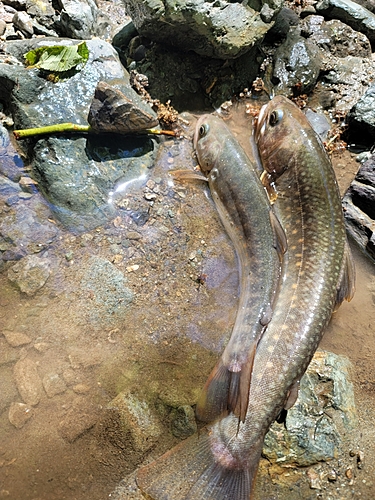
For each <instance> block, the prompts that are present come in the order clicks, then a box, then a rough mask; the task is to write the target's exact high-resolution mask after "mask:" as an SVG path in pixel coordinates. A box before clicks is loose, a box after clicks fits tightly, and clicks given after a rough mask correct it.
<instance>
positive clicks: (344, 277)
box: [335, 241, 355, 310]
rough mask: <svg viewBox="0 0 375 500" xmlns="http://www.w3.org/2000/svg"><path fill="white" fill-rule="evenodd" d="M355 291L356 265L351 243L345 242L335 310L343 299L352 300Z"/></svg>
mask: <svg viewBox="0 0 375 500" xmlns="http://www.w3.org/2000/svg"><path fill="white" fill-rule="evenodd" d="M354 292H355V267H354V259H353V256H352V252H351V250H350V247H349V243H348V242H347V241H346V243H345V255H344V261H343V266H342V270H341V275H340V280H339V286H338V288H337V295H336V305H335V310H336V309H338V307H339V306H340V305H341V303H342V302H343V300H344V299H345V300H347V301H348V302H350V301H351V300H352V298H353V296H354Z"/></svg>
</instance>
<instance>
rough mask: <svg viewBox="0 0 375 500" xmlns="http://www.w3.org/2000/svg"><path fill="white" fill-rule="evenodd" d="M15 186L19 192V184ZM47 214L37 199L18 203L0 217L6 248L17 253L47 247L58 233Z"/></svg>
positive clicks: (0, 229) (22, 253) (37, 250)
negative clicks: (28, 203) (10, 211)
mask: <svg viewBox="0 0 375 500" xmlns="http://www.w3.org/2000/svg"><path fill="white" fill-rule="evenodd" d="M9 182H10V181H9ZM0 186H1V177H0ZM15 186H18V189H17V191H16V192H17V193H19V192H20V188H19V185H18V184H16V185H15ZM49 216H50V212H49V211H48V210H47V209H46V207H45V206H44V205H43V204H42V203H40V202H38V201H37V200H36V201H35V203H33V204H31V206H26V205H25V204H22V205H19V206H17V207H16V208H15V209H14V211H13V212H12V213H9V214H7V215H5V216H3V217H2V218H1V219H0V234H1V235H2V237H3V238H4V239H5V241H6V242H7V243H8V245H9V246H8V248H9V249H13V250H14V251H15V252H16V253H19V255H21V256H22V255H25V254H30V253H38V252H40V251H42V250H44V249H46V248H48V246H49V245H50V244H51V243H52V242H53V241H54V240H55V238H56V237H57V235H58V229H57V228H56V225H54V224H52V223H51V222H49V221H48V220H47V219H48V217H49ZM0 250H1V249H0ZM7 260H12V259H7Z"/></svg>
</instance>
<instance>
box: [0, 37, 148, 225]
mask: <svg viewBox="0 0 375 500" xmlns="http://www.w3.org/2000/svg"><path fill="white" fill-rule="evenodd" d="M51 43H53V44H72V43H74V42H73V41H72V40H56V39H48V38H45V39H43V40H40V39H32V40H29V41H28V40H23V41H17V42H10V43H8V44H7V51H8V53H9V54H11V55H13V56H14V57H17V58H19V59H20V60H22V59H23V54H24V53H25V52H27V51H28V50H31V49H33V48H36V47H38V46H41V45H45V44H51ZM87 45H88V48H89V51H90V57H89V61H88V63H87V64H86V65H85V66H84V68H83V69H82V70H81V71H79V72H78V73H76V74H74V75H73V76H72V77H71V78H68V79H65V80H62V81H60V82H58V83H56V84H54V83H52V82H48V81H46V80H45V79H44V78H42V77H41V75H40V72H39V71H38V70H37V69H34V70H26V69H24V70H22V69H21V68H20V67H17V68H16V67H13V66H10V65H7V64H0V79H2V81H5V82H6V84H5V85H4V86H3V87H1V88H0V98H3V99H4V100H8V101H9V102H10V103H12V108H13V109H14V118H15V123H16V128H30V127H38V126H43V125H49V124H55V123H62V122H72V123H78V124H86V123H87V116H88V111H89V108H90V105H91V101H92V98H93V96H94V91H95V88H96V85H97V83H98V81H106V82H109V83H111V82H113V83H114V84H115V86H116V88H118V89H119V90H120V91H121V92H122V93H124V94H125V95H126V97H127V98H128V99H130V100H131V101H132V102H134V103H135V104H136V105H137V106H139V107H145V106H147V105H145V103H144V102H143V101H142V100H141V99H140V97H139V96H138V95H137V94H136V93H135V92H134V91H133V90H132V89H131V88H130V85H129V76H128V74H127V73H126V72H125V70H124V69H123V67H122V65H121V63H120V61H119V58H118V56H117V53H116V51H115V50H114V49H113V47H112V46H111V45H110V44H108V43H106V42H104V41H102V40H98V39H95V40H89V41H88V42H87ZM17 82H18V83H17ZM148 112H149V114H150V115H152V116H155V114H154V112H153V111H152V110H151V108H150V107H148ZM28 144H29V145H30V144H31V143H28ZM156 147H157V146H156V142H155V141H153V140H151V139H149V138H148V137H136V138H129V137H123V136H121V137H119V136H117V137H116V136H114V135H111V136H90V137H88V138H85V137H82V136H78V137H75V138H70V137H48V138H46V139H40V140H39V141H38V142H37V143H36V146H35V148H34V151H33V152H31V151H28V153H29V154H30V155H31V154H32V157H33V161H32V166H33V170H34V176H35V177H36V178H37V180H38V181H39V186H40V189H41V191H42V193H43V194H44V195H45V197H46V198H47V199H48V201H49V202H50V203H51V208H52V210H53V211H54V213H55V215H56V216H57V217H58V218H59V219H60V220H61V221H62V222H63V223H64V224H66V225H67V226H68V227H70V228H73V229H75V230H82V229H83V230H84V229H87V228H92V227H96V226H98V225H100V224H103V223H104V222H106V221H107V220H108V218H109V217H111V216H112V215H113V214H114V208H113V205H112V204H111V203H110V202H109V193H110V192H111V191H112V189H113V187H114V185H115V184H116V182H118V181H120V180H121V182H126V181H128V180H132V179H134V178H138V177H140V176H141V175H147V172H148V169H149V168H150V167H151V166H152V165H153V162H154V158H155V156H154V155H155V150H156Z"/></svg>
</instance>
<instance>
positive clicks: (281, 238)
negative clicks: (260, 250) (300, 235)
mask: <svg viewBox="0 0 375 500" xmlns="http://www.w3.org/2000/svg"><path fill="white" fill-rule="evenodd" d="M270 221H271V226H272V229H273V232H274V235H275V248H276V250H277V253H278V255H279V259H280V260H282V257H283V255H284V253H285V252H286V251H287V249H288V243H287V239H286V234H285V231H284V229H283V227H282V225H281V223H280V221H279V219H278V218H277V216H276V214H275V212H274V211H273V210H272V208H271V209H270Z"/></svg>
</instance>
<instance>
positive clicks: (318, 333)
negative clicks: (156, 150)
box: [138, 96, 354, 500]
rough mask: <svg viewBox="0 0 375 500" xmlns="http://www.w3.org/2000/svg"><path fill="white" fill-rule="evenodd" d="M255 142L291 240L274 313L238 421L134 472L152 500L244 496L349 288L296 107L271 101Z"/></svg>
mask: <svg viewBox="0 0 375 500" xmlns="http://www.w3.org/2000/svg"><path fill="white" fill-rule="evenodd" d="M256 139H257V144H258V148H259V153H260V157H261V159H262V162H263V166H264V168H265V169H266V171H267V172H268V174H267V178H266V179H267V181H268V184H269V185H272V186H273V187H274V189H275V190H276V193H277V199H276V201H275V209H276V211H277V215H278V217H279V218H280V221H281V223H282V225H283V228H284V230H285V232H286V236H287V240H288V250H287V252H286V254H285V256H284V261H283V278H282V282H281V285H280V290H279V295H278V298H277V302H276V304H275V306H274V310H273V316H272V319H271V322H270V323H269V325H268V327H267V329H266V331H265V332H264V333H263V335H262V338H261V340H260V342H259V344H258V347H257V350H256V354H255V359H254V365H253V372H252V379H251V386H250V392H249V404H248V408H247V413H246V418H245V421H244V423H239V422H238V418H236V416H235V415H234V414H233V413H231V414H230V415H228V416H227V417H226V418H223V419H221V420H220V421H218V422H216V423H214V424H213V425H211V426H209V427H207V429H206V430H205V431H204V432H203V433H202V434H201V435H200V436H199V437H197V436H192V437H191V438H189V439H188V440H186V441H184V442H182V443H181V444H180V445H179V446H178V447H176V448H174V449H172V450H171V451H170V452H168V453H167V454H165V455H163V456H162V457H161V458H160V459H159V460H157V461H156V462H153V463H152V464H150V465H149V466H147V467H145V468H143V469H141V470H140V471H139V472H138V484H139V485H140V486H141V488H142V489H143V491H146V492H147V493H148V494H149V495H150V496H151V498H153V499H154V500H172V499H173V500H188V499H189V500H214V499H215V500H224V499H229V498H230V499H233V500H249V498H250V496H251V492H252V490H253V486H254V478H255V475H256V471H257V469H258V463H259V459H260V455H261V451H262V447H263V441H264V436H265V434H266V432H267V431H268V429H269V426H270V425H271V424H272V422H273V421H274V420H275V419H276V418H277V416H278V414H279V412H280V411H281V410H282V409H283V408H285V407H288V406H290V405H291V404H293V398H292V395H293V394H294V392H295V391H294V390H293V388H294V387H295V386H296V384H297V383H298V381H299V379H300V377H301V376H302V375H303V373H304V372H305V370H306V368H307V366H308V364H309V362H310V360H311V358H312V356H313V354H314V352H315V350H316V348H317V346H318V344H319V341H320V339H321V337H322V334H323V331H324V329H325V327H326V325H327V323H328V322H329V320H330V317H331V315H332V312H333V310H334V309H335V307H337V306H338V305H339V304H340V303H341V301H342V300H343V299H344V298H346V299H348V300H350V298H351V297H352V295H353V292H354V269H353V267H352V264H351V259H350V252H349V249H348V245H347V241H346V234H345V226H344V220H343V214H342V208H341V200H340V196H339V192H338V188H337V183H336V179H335V175H334V172H333V169H332V166H331V163H330V161H329V159H328V157H327V155H326V153H325V151H324V148H323V146H322V145H321V143H320V141H319V139H318V138H317V137H316V135H315V133H314V132H313V130H312V129H311V126H310V125H309V123H308V122H307V120H306V118H305V117H304V115H303V114H302V113H301V111H300V110H299V109H298V108H297V107H296V106H294V105H293V104H292V103H291V102H290V101H288V100H287V99H285V98H282V97H280V96H278V97H276V98H274V99H273V101H271V102H270V103H269V104H268V105H267V106H266V107H264V108H263V109H262V111H261V113H260V117H259V121H258V126H257V131H256Z"/></svg>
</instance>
